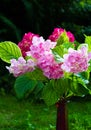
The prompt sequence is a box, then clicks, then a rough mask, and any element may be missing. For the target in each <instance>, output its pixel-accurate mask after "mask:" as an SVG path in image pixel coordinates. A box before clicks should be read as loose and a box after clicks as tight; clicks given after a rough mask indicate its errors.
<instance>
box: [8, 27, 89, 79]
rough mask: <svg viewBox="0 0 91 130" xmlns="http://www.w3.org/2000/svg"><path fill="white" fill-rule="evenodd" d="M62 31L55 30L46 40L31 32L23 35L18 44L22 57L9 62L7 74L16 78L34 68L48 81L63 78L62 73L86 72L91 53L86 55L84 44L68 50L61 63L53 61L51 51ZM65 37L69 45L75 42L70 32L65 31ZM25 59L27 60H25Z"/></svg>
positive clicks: (86, 50)
mask: <svg viewBox="0 0 91 130" xmlns="http://www.w3.org/2000/svg"><path fill="white" fill-rule="evenodd" d="M64 31H65V30H64V29H62V28H55V29H54V31H53V33H52V34H51V35H50V36H49V38H48V39H47V40H45V39H44V38H43V37H41V36H39V35H36V34H33V33H31V32H29V33H27V34H25V35H24V37H23V40H22V41H21V42H19V44H18V46H19V47H20V49H21V52H22V56H23V57H20V58H19V59H18V60H16V59H12V60H11V65H10V67H7V69H8V70H9V72H10V73H13V75H14V76H15V77H17V76H19V75H22V74H24V73H26V72H31V71H33V70H34V68H35V66H36V67H37V68H39V69H41V70H42V72H43V74H44V75H45V76H46V77H47V78H48V79H59V78H61V77H63V76H64V71H65V72H69V73H78V72H83V71H86V70H87V69H88V66H89V61H90V59H91V53H88V47H87V46H86V45H85V44H84V45H82V46H81V47H80V48H78V49H77V50H75V49H74V48H68V52H66V54H63V57H62V58H63V60H62V62H61V61H60V62H57V61H56V60H55V56H54V54H53V52H52V49H54V48H55V47H56V46H57V40H58V38H59V37H60V36H61V35H62V33H64ZM66 35H67V37H68V40H69V42H70V44H71V42H72V43H73V42H74V41H75V37H74V35H73V34H72V33H71V32H69V31H68V32H67V31H66ZM27 57H28V60H26V58H27ZM29 58H30V59H29Z"/></svg>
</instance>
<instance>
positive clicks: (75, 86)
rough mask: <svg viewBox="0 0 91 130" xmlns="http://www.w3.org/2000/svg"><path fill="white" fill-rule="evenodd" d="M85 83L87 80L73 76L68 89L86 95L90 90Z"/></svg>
mask: <svg viewBox="0 0 91 130" xmlns="http://www.w3.org/2000/svg"><path fill="white" fill-rule="evenodd" d="M87 83H88V80H85V79H83V78H82V77H79V76H78V77H76V76H73V79H72V83H71V86H70V89H71V91H72V92H73V93H74V94H75V95H77V96H82V95H86V94H88V93H89V92H90V91H89V89H88V87H87V86H86V84H87Z"/></svg>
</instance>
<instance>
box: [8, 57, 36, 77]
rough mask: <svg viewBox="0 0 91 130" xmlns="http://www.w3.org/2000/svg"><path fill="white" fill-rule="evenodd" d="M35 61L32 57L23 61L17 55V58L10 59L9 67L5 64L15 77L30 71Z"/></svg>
mask: <svg viewBox="0 0 91 130" xmlns="http://www.w3.org/2000/svg"><path fill="white" fill-rule="evenodd" d="M34 67H35V63H34V61H33V60H32V59H29V60H27V61H25V59H24V58H23V57H19V59H18V60H16V59H12V60H11V65H10V67H8V66H6V68H7V69H8V70H9V72H10V73H12V74H13V75H14V76H15V77H17V76H20V75H22V74H24V73H26V72H31V71H33V70H34V69H35V68H34Z"/></svg>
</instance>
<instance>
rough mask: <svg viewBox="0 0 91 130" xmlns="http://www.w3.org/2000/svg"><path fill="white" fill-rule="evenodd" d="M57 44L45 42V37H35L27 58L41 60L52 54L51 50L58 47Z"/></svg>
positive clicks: (49, 41)
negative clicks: (46, 54)
mask: <svg viewBox="0 0 91 130" xmlns="http://www.w3.org/2000/svg"><path fill="white" fill-rule="evenodd" d="M56 44H57V43H56V42H52V41H51V40H44V39H43V37H33V40H32V45H31V47H30V51H28V52H27V56H32V57H33V58H35V59H39V58H40V57H42V56H43V55H44V54H45V53H48V54H50V53H52V51H51V49H52V48H54V47H55V46H56Z"/></svg>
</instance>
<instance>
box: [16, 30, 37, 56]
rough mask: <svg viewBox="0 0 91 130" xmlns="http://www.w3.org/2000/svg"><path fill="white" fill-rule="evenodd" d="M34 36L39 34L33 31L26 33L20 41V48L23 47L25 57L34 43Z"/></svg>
mask: <svg viewBox="0 0 91 130" xmlns="http://www.w3.org/2000/svg"><path fill="white" fill-rule="evenodd" d="M34 36H37V37H38V36H39V35H37V34H33V33H31V32H28V33H25V35H24V36H23V39H22V41H20V42H19V43H18V46H19V48H20V49H21V52H22V55H23V57H25V56H26V52H27V51H29V50H30V46H31V45H32V38H33V37H34Z"/></svg>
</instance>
